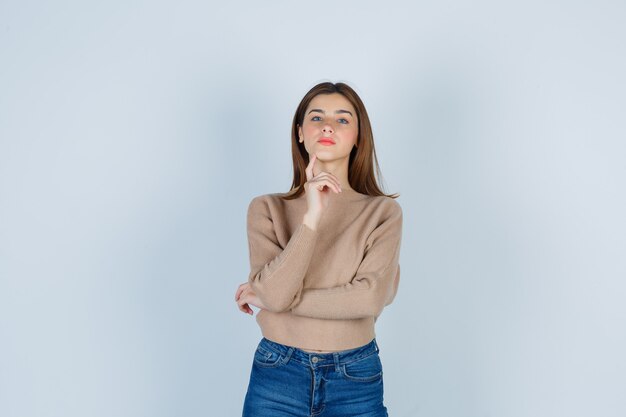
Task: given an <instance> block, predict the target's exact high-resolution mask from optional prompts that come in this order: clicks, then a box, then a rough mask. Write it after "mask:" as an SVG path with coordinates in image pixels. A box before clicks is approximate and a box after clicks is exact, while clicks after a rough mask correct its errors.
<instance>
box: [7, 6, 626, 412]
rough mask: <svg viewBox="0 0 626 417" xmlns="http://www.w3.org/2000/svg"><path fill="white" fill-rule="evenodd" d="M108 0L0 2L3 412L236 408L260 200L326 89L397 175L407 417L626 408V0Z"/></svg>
mask: <svg viewBox="0 0 626 417" xmlns="http://www.w3.org/2000/svg"><path fill="white" fill-rule="evenodd" d="M89 3H91V4H89ZM89 3H88V2H81V1H74V2H68V1H57V2H32V1H19V2H18V1H10V2H7V1H2V2H1V3H0V33H1V36H0V61H1V65H0V415H2V416H3V417H26V416H63V417H74V416H76V417H78V416H81V417H83V416H90V417H92V416H93V417H95V416H98V417H99V416H102V417H105V416H106V417H112V416H124V417H126V416H128V417H138V416H159V417H160V416H172V417H173V416H237V415H240V412H241V404H242V402H243V398H244V395H245V390H246V387H247V383H248V377H249V373H250V367H251V361H252V354H253V351H254V348H255V347H256V344H257V343H258V340H259V339H260V337H261V334H260V331H259V329H258V327H257V325H256V322H255V317H256V313H255V316H254V317H251V316H248V315H244V314H243V313H241V312H239V310H238V309H237V308H236V304H235V302H234V298H233V297H234V293H235V290H236V288H237V286H238V285H239V284H240V283H242V282H244V281H245V280H246V279H247V274H248V252H247V251H248V248H247V240H246V229H245V214H246V209H247V205H248V203H249V201H250V200H251V198H252V197H254V196H256V195H259V194H264V193H269V192H278V191H286V190H287V189H288V187H289V184H290V182H291V165H290V145H289V140H290V139H289V129H290V123H291V120H292V117H293V113H294V111H295V108H296V106H297V104H298V101H299V100H300V99H301V98H302V96H303V95H304V94H305V93H306V91H308V89H309V88H311V87H312V86H313V85H315V84H316V83H318V82H320V81H327V80H330V81H345V82H348V83H350V85H352V86H353V87H354V88H355V89H356V90H357V92H358V93H359V94H360V95H361V97H362V99H363V100H364V102H365V104H366V106H367V109H368V111H369V115H370V117H371V120H372V123H373V128H374V134H375V140H376V146H377V152H378V157H379V162H380V165H381V168H382V172H383V175H384V183H383V184H384V186H385V187H386V190H387V191H388V192H399V193H400V194H401V197H400V198H399V200H398V201H399V202H400V204H401V205H402V207H403V210H404V234H403V247H402V252H401V265H402V279H401V284H400V290H399V293H398V296H397V298H396V300H395V302H394V304H392V305H391V306H389V307H387V308H386V310H385V311H384V312H383V314H382V316H381V317H380V319H379V321H378V323H377V338H378V342H379V345H380V347H381V358H382V360H383V364H384V369H385V401H386V404H387V406H388V408H389V411H390V415H391V416H407V417H408V416H428V417H437V416H442V417H444V416H445V417H465V416H467V417H502V416H505V417H518V416H528V417H540V416H545V417H554V416H603V417H612V416H623V415H625V414H626V396H624V392H626V359H625V358H624V354H623V352H625V351H626V331H625V328H626V306H625V303H624V300H625V296H626V285H625V284H624V278H625V277H626V260H625V258H626V257H625V256H624V255H625V253H626V222H625V219H624V213H625V212H626V198H625V196H624V190H625V185H626V184H625V183H626V181H625V179H626V169H625V166H626V164H625V163H624V160H625V157H626V145H625V142H624V140H625V138H626V135H625V130H626V129H625V127H624V114H625V113H626V98H625V97H626V87H625V86H626V83H625V82H624V74H626V60H625V58H624V53H623V50H624V41H625V40H626V29H625V26H624V24H623V23H624V19H625V18H626V13H625V12H626V6H625V3H624V2H621V1H599V2H595V3H594V6H590V4H591V3H589V2H572V1H558V2H544V1H530V2H529V1H524V2H515V3H511V2H508V3H507V2H498V1H491V2H486V1H473V2H459V1H441V2H406V3H397V2H396V3H394V2H389V3H387V4H383V3H381V2H370V3H368V2H363V1H359V2H328V1H315V2H292V1H281V2H246V3H244V2H236V3H227V2H214V3H213V2H200V1H197V2H190V1H183V2H180V1H179V2H169V3H166V2H148V1H144V2H140V1H109V2H89Z"/></svg>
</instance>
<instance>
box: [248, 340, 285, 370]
mask: <svg viewBox="0 0 626 417" xmlns="http://www.w3.org/2000/svg"><path fill="white" fill-rule="evenodd" d="M254 363H255V364H256V365H258V366H261V367H264V368H272V367H275V366H278V365H281V364H282V356H281V355H279V354H278V353H276V352H274V351H273V350H271V349H266V348H264V347H263V346H261V345H259V346H257V348H256V351H255V352H254Z"/></svg>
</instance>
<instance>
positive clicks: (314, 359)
mask: <svg viewBox="0 0 626 417" xmlns="http://www.w3.org/2000/svg"><path fill="white" fill-rule="evenodd" d="M318 360H319V358H318V357H317V356H313V358H312V359H311V361H312V362H313V363H317V361H318Z"/></svg>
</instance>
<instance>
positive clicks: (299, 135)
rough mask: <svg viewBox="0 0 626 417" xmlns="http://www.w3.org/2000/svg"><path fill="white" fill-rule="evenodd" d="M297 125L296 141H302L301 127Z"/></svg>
mask: <svg viewBox="0 0 626 417" xmlns="http://www.w3.org/2000/svg"><path fill="white" fill-rule="evenodd" d="M297 126H298V142H302V141H304V135H303V134H302V127H301V126H300V125H297Z"/></svg>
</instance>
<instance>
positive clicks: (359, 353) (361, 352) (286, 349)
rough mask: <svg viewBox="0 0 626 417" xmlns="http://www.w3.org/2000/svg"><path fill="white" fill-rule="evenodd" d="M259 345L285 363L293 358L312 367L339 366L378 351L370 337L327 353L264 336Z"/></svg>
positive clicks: (374, 341)
mask: <svg viewBox="0 0 626 417" xmlns="http://www.w3.org/2000/svg"><path fill="white" fill-rule="evenodd" d="M259 345H260V346H262V347H263V348H265V349H269V350H272V351H274V352H275V353H278V354H279V355H281V356H282V357H283V362H285V363H286V362H288V361H289V360H295V361H297V362H300V363H303V364H305V365H310V366H311V367H314V368H315V367H321V366H339V365H341V364H344V363H349V362H353V361H356V360H358V359H361V358H365V357H367V356H369V355H372V354H375V353H378V351H379V349H378V344H377V343H376V338H374V339H372V341H371V342H369V343H368V344H366V345H363V346H359V347H356V348H353V349H347V350H341V351H338V352H329V353H317V352H306V351H304V350H302V349H299V348H297V347H294V346H287V345H283V344H281V343H278V342H274V341H273V340H269V339H268V338H266V337H263V338H262V339H261V342H259Z"/></svg>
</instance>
